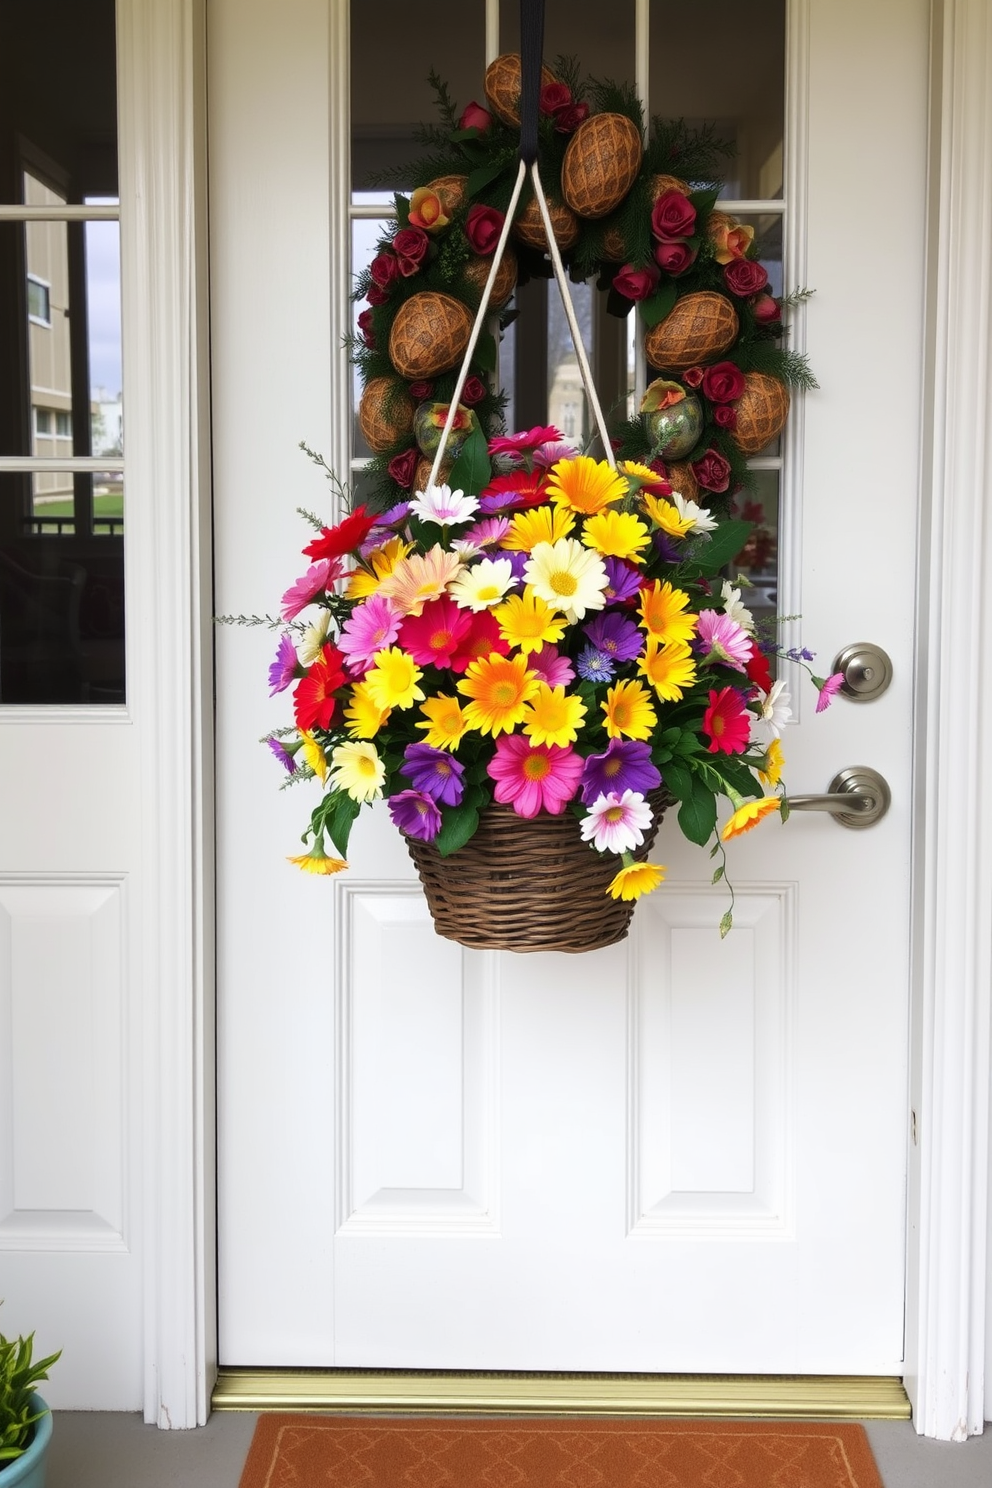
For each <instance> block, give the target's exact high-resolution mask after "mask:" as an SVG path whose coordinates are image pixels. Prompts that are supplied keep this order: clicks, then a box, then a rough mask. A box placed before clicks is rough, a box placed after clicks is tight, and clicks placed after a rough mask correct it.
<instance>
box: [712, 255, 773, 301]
mask: <svg viewBox="0 0 992 1488" xmlns="http://www.w3.org/2000/svg"><path fill="white" fill-rule="evenodd" d="M723 278H724V283H725V284H726V286H727V288H728V289H729V290H730V293H731V294H735V295H737V296H738V298H739V299H746V298H747V297H748V295H753V294H757V293H758V291H759V290H761V289H764V287H765V285H766V284H767V283H768V275H767V273H766V272H765V270H764V269H763V268H762V266H761V264H760V263H756V262H755V261H754V259H753V258H735V259H734V260H733V262H732V263H729V264H727V266H726V268H725V269H724V271H723Z"/></svg>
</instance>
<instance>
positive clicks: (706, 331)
mask: <svg viewBox="0 0 992 1488" xmlns="http://www.w3.org/2000/svg"><path fill="white" fill-rule="evenodd" d="M739 329H740V322H739V321H738V319H737V311H736V310H735V309H734V307H733V305H732V304H731V303H730V301H729V300H728V299H727V297H726V296H725V295H722V294H717V293H716V292H715V291H714V290H711V289H701V290H698V291H697V292H696V293H695V294H687V295H683V296H682V298H681V299H680V300H676V301H675V306H674V309H673V310H672V311H671V313H670V314H669V315H666V316H665V319H664V320H662V321H659V322H658V324H657V325H656V326H652V327H651V329H650V330H649V331H647V332H646V333H645V336H644V355H645V356H646V357H647V359H648V362H649V363H650V364H651V366H652V367H657V368H658V370H659V371H660V372H684V371H685V370H686V368H687V367H695V366H697V365H701V364H705V363H706V362H712V361H714V360H715V359H716V358H717V357H719V356H722V355H723V353H724V352H725V351H727V350H728V348H729V347H731V346H733V344H734V342H735V341H736V340H737V332H738V330H739Z"/></svg>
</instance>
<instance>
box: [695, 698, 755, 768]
mask: <svg viewBox="0 0 992 1488" xmlns="http://www.w3.org/2000/svg"><path fill="white" fill-rule="evenodd" d="M703 733H704V734H708V735H709V738H710V746H709V752H710V754H743V752H744V750H745V749H746V748H747V746H748V741H749V740H750V738H751V715H750V713H749V712H748V711H747V709H746V708H745V706H744V699H743V698H742V697H741V695H740V693H739V692H738V691H737V690H736V689H735V688H733V687H721V688H720V691H719V692H711V693H710V705H709V707H708V708H707V709H706V712H705V713H704V714H703Z"/></svg>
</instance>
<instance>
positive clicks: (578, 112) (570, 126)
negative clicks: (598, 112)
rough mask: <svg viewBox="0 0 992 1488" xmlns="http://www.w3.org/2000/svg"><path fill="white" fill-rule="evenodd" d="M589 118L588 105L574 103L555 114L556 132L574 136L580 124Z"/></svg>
mask: <svg viewBox="0 0 992 1488" xmlns="http://www.w3.org/2000/svg"><path fill="white" fill-rule="evenodd" d="M588 117H589V105H588V104H587V103H572V104H569V106H568V108H563V109H559V110H558V112H557V113H556V114H555V131H556V133H558V134H574V133H575V131H576V130H577V129H578V127H579V125H580V124H584V123H585V121H586V119H588Z"/></svg>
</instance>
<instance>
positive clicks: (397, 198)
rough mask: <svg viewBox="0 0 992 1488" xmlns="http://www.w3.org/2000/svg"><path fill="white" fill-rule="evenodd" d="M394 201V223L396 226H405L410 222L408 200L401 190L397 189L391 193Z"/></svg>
mask: <svg viewBox="0 0 992 1488" xmlns="http://www.w3.org/2000/svg"><path fill="white" fill-rule="evenodd" d="M393 201H394V202H395V203H396V225H397V227H398V228H400V227H407V226H408V225H409V222H410V200H409V197H406V196H404V195H403V194H402V192H400V191H397V192H395V193H394V195H393Z"/></svg>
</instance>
